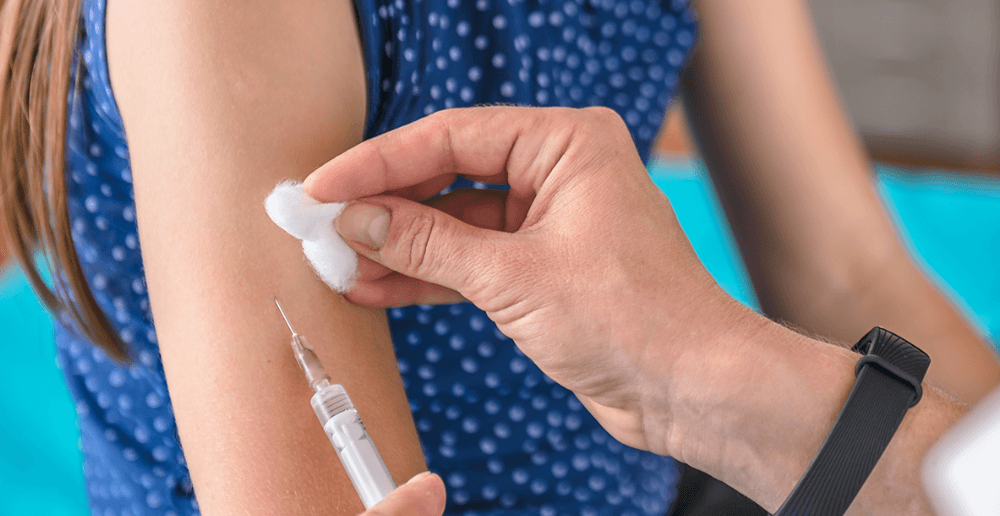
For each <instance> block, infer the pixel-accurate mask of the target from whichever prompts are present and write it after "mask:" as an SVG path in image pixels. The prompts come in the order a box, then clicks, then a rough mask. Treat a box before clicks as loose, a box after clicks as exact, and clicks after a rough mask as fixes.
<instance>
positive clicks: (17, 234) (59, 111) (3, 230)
mask: <svg viewBox="0 0 1000 516" xmlns="http://www.w3.org/2000/svg"><path fill="white" fill-rule="evenodd" d="M81 4H82V0H0V235H3V236H4V237H5V238H6V241H7V247H8V248H9V249H10V250H11V252H12V253H13V255H14V257H15V258H16V259H17V260H18V262H20V265H21V267H22V268H23V269H24V272H25V275H26V276H27V278H28V280H29V281H30V282H31V285H32V287H33V288H34V290H35V292H36V293H37V294H38V296H39V298H40V299H41V300H42V302H43V303H44V304H45V305H46V306H47V307H48V308H49V310H51V311H52V312H53V313H54V314H59V315H62V316H65V317H68V318H69V319H70V320H71V321H72V322H73V323H74V324H75V325H76V327H77V328H78V329H79V331H80V332H82V333H83V335H84V336H86V337H88V338H89V339H90V340H91V341H92V342H94V343H95V344H97V345H98V346H100V347H101V348H103V349H104V351H105V352H107V353H108V355H109V356H111V357H113V358H115V359H116V360H119V361H122V362H127V361H128V354H127V353H126V349H125V345H124V343H122V341H121V339H120V338H119V337H118V334H117V332H116V331H115V329H114V327H112V326H111V323H110V322H109V321H108V319H107V317H105V315H104V313H103V312H102V311H101V309H100V307H98V305H97V302H96V301H95V300H94V296H93V294H92V293H91V291H90V288H89V287H88V286H87V282H86V279H85V277H84V274H83V270H82V269H81V268H80V261H79V259H78V258H77V255H76V249H75V247H74V246H73V238H72V235H71V233H70V222H69V214H68V213H67V211H66V174H65V170H66V121H67V120H66V117H67V111H68V106H67V104H68V99H69V93H70V81H71V75H72V76H75V77H77V78H79V77H80V73H76V74H71V67H72V66H74V62H76V63H79V59H74V54H75V53H76V49H77V41H78V36H79V34H78V31H79V27H80V12H81V11H80V8H81ZM77 66H79V64H78V65H77ZM77 72H79V70H77ZM77 90H78V88H76V87H74V89H73V91H74V92H76V91H77ZM37 252H40V253H41V256H42V258H43V262H44V266H45V267H47V268H48V269H49V271H50V272H51V273H52V278H53V282H52V283H53V286H54V287H53V288H50V287H49V286H48V285H46V283H45V281H43V279H42V278H43V277H42V274H41V273H40V272H39V268H38V265H36V263H35V260H34V257H35V253H37Z"/></svg>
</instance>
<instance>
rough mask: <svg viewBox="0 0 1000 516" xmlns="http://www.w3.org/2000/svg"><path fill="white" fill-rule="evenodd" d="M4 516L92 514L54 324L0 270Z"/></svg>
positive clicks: (17, 279)
mask: <svg viewBox="0 0 1000 516" xmlns="http://www.w3.org/2000/svg"><path fill="white" fill-rule="evenodd" d="M0 349H2V350H3V360H0V515H3V516H8V515H18V516H20V515H79V514H86V513H87V499H86V495H85V492H84V482H83V470H82V468H81V454H80V450H79V448H78V447H77V442H78V440H79V437H78V435H79V432H78V431H77V427H76V419H75V418H76V413H75V411H74V409H73V403H72V400H71V399H70V396H69V392H68V391H67V390H66V384H65V381H64V380H63V376H62V373H61V372H60V371H59V369H58V368H57V367H56V361H55V360H56V359H55V344H54V342H53V340H52V321H51V319H50V318H49V316H48V314H47V313H46V312H45V311H44V310H43V309H42V307H41V306H40V305H39V303H38V301H37V300H36V299H35V296H34V295H33V294H32V291H31V288H30V287H29V286H28V282H27V280H26V279H25V277H24V275H23V274H22V273H21V272H20V270H17V269H15V268H12V267H9V268H7V269H4V270H0Z"/></svg>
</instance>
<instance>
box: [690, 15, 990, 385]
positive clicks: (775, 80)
mask: <svg viewBox="0 0 1000 516" xmlns="http://www.w3.org/2000/svg"><path fill="white" fill-rule="evenodd" d="M696 6H697V8H698V11H699V16H700V21H701V36H702V40H701V44H700V48H699V49H698V51H697V53H696V54H695V56H694V58H693V61H692V63H691V66H690V67H689V69H688V70H687V73H686V74H685V77H684V89H685V102H686V108H687V112H688V118H689V120H690V121H691V124H692V128H693V129H694V133H695V134H696V136H697V137H698V141H699V144H700V147H701V149H702V154H703V156H704V158H705V161H706V164H707V165H708V167H709V169H710V171H711V172H712V180H713V181H714V182H715V185H716V188H717V189H718V191H719V195H720V197H721V199H722V202H723V205H724V207H725V210H726V214H727V216H728V218H729V221H730V224H731V225H732V227H733V231H734V232H735V235H736V241H737V243H738V244H739V247H740V251H741V252H742V254H743V257H744V259H745V260H746V264H747V268H748V269H749V272H750V277H751V279H752V280H753V284H754V287H755V288H756V290H757V295H758V297H759V299H760V302H761V306H762V307H763V309H764V311H765V312H766V313H767V314H768V315H769V316H771V317H774V318H777V319H779V320H782V321H785V322H788V323H791V324H793V325H795V326H797V327H799V328H802V329H804V330H805V331H806V332H811V333H814V334H817V335H820V336H822V337H825V338H828V339H832V340H835V341H839V342H844V343H852V344H853V343H854V342H855V341H856V340H857V339H858V338H860V337H861V336H862V335H864V333H865V332H867V331H868V330H869V329H871V327H872V326H874V325H876V324H878V325H882V326H885V327H886V328H889V329H891V330H893V331H895V332H897V333H899V334H901V335H903V336H905V337H906V338H907V339H909V340H910V341H912V342H914V343H916V344H917V345H918V346H920V347H921V348H923V349H924V350H926V351H927V352H928V353H929V354H930V355H931V357H932V358H933V363H932V364H931V368H930V370H929V371H928V376H927V378H928V380H929V381H931V382H933V383H936V384H938V385H940V386H942V387H944V388H946V389H948V390H950V391H952V392H954V393H955V394H957V395H958V396H959V397H961V398H963V399H964V400H966V401H975V400H977V399H979V398H980V397H981V396H983V395H984V394H986V393H988V392H989V391H990V389H991V387H992V386H993V385H995V384H996V383H997V382H998V381H1000V365H998V363H997V360H996V355H995V354H994V352H993V350H992V349H991V348H990V347H989V346H988V345H986V344H985V343H984V342H983V341H982V340H981V339H980V338H979V336H978V335H977V334H976V332H975V331H973V330H972V328H970V327H969V325H968V324H967V323H966V321H965V320H964V319H963V318H962V317H961V316H960V315H959V314H958V312H957V311H956V310H955V309H954V307H952V305H951V304H950V303H949V302H948V301H947V300H946V299H945V297H944V296H942V295H941V293H940V292H939V291H938V290H937V289H936V288H935V287H934V286H933V285H932V284H931V283H930V282H929V281H928V280H927V279H926V278H925V277H924V275H923V274H922V273H921V271H920V270H919V268H918V267H917V266H916V265H915V264H914V263H913V261H912V260H911V259H910V257H909V255H908V254H907V252H906V250H905V249H904V247H903V246H902V244H901V243H900V241H899V238H898V236H897V234H896V231H895V228H894V226H893V224H892V223H891V221H890V220H889V218H888V217H887V216H886V212H885V210H884V208H883V207H882V204H881V201H880V199H879V197H878V195H877V193H876V192H875V189H874V187H873V178H872V167H871V164H870V163H869V161H868V158H867V156H866V154H865V150H864V148H863V147H862V146H861V143H860V142H859V141H858V139H857V136H856V135H855V133H854V131H853V130H852V128H851V125H850V122H849V120H848V119H847V117H846V116H845V114H844V111H843V108H842V107H841V105H840V101H839V99H838V98H837V93H836V91H835V89H834V87H833V84H832V82H831V80H830V77H829V74H828V71H827V68H826V64H825V62H824V60H823V55H822V50H821V48H820V46H819V43H818V41H817V40H816V35H815V33H814V30H813V28H812V24H811V20H810V17H809V12H808V9H807V7H806V5H805V2H803V1H802V0H762V1H757V2H745V1H742V0H699V2H698V3H697V4H696Z"/></svg>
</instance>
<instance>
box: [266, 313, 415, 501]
mask: <svg viewBox="0 0 1000 516" xmlns="http://www.w3.org/2000/svg"><path fill="white" fill-rule="evenodd" d="M274 304H276V305H278V310H279V311H280V312H281V317H282V318H284V319H285V324H287V325H288V329H289V330H291V332H292V350H293V351H294V352H295V360H296V361H297V362H298V363H299V367H301V368H302V371H303V372H304V373H305V375H306V380H309V387H310V388H312V390H314V391H316V394H313V397H312V399H311V400H309V402H310V403H311V404H312V407H313V410H314V411H315V412H316V417H318V418H319V422H320V423H321V424H322V425H323V430H324V431H325V432H326V435H327V437H329V438H330V442H331V443H332V444H333V449H334V450H336V451H337V457H340V463H341V464H343V465H344V469H345V470H347V476H349V477H350V478H351V483H353V484H354V489H355V490H356V491H357V492H358V496H360V497H361V502H362V503H364V504H365V509H370V508H371V507H372V506H373V505H375V504H377V503H379V502H381V501H382V499H383V498H385V497H386V496H388V495H389V493H391V492H392V491H393V489H396V483H395V482H393V480H392V475H390V474H389V468H387V467H386V466H385V461H383V460H382V456H381V455H379V453H378V450H377V449H376V448H375V442H374V441H372V440H371V438H370V437H369V436H368V431H367V430H366V429H365V425H364V423H362V422H361V417H360V416H358V411H357V410H356V409H355V408H354V404H353V403H351V398H349V397H348V396H347V391H345V390H344V388H343V387H342V386H341V385H339V384H332V385H331V384H330V376H329V375H327V374H326V371H325V370H324V369H323V365H322V364H320V362H319V358H318V357H317V356H316V353H314V352H313V350H312V347H311V346H309V342H308V341H307V340H306V338H305V337H303V336H302V335H299V334H298V333H297V332H296V331H295V330H294V329H293V328H292V323H291V322H289V321H288V316H286V315H285V311H284V310H283V309H282V308H281V304H280V303H278V299H277V298H275V299H274Z"/></svg>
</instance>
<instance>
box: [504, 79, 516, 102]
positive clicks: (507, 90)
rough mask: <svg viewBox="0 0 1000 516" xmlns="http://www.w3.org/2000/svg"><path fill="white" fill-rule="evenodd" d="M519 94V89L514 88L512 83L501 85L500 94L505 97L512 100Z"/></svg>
mask: <svg viewBox="0 0 1000 516" xmlns="http://www.w3.org/2000/svg"><path fill="white" fill-rule="evenodd" d="M516 93H517V88H515V87H514V83H512V82H510V81H505V82H504V83H503V84H501V85H500V94H501V95H503V96H504V97H507V98H511V97H513V96H514V95H515V94H516Z"/></svg>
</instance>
